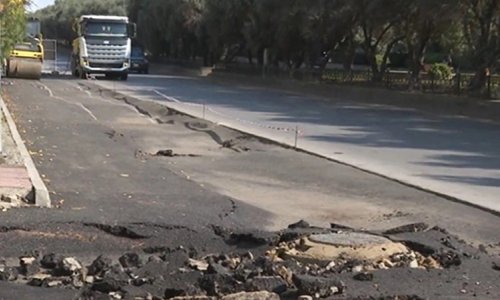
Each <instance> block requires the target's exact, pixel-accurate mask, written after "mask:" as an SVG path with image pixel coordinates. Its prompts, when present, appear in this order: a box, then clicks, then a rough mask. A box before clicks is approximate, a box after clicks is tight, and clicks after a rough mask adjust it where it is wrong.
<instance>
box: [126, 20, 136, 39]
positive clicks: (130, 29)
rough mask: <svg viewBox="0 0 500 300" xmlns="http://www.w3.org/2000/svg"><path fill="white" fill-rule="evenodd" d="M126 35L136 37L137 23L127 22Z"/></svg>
mask: <svg viewBox="0 0 500 300" xmlns="http://www.w3.org/2000/svg"><path fill="white" fill-rule="evenodd" d="M127 32H128V37H129V38H131V39H135V38H136V37H137V25H136V24H135V23H129V24H127Z"/></svg>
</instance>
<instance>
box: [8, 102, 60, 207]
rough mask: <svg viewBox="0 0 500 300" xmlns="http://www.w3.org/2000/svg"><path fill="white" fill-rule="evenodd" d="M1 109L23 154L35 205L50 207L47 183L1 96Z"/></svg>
mask: <svg viewBox="0 0 500 300" xmlns="http://www.w3.org/2000/svg"><path fill="white" fill-rule="evenodd" d="M0 109H1V110H2V112H3V114H4V116H5V120H6V121H7V126H9V130H10V133H11V135H12V139H13V140H14V143H15V144H16V146H17V148H18V150H19V153H20V154H21V157H22V159H23V161H24V166H25V167H26V169H27V170H28V175H29V177H30V180H31V184H32V185H33V190H34V196H35V204H36V205H37V206H39V207H50V206H51V201H50V195H49V190H48V189H47V186H45V183H44V182H43V180H42V177H41V176H40V173H38V170H37V168H36V166H35V163H34V162H33V159H32V158H31V155H30V154H29V152H28V149H27V148H26V145H24V142H23V139H22V138H21V135H20V134H19V131H18V130H17V127H16V123H15V122H14V119H13V118H12V115H11V114H10V112H9V109H8V108H7V105H6V104H5V102H4V100H3V98H2V97H1V96H0Z"/></svg>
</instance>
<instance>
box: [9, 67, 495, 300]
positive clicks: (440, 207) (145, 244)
mask: <svg viewBox="0 0 500 300" xmlns="http://www.w3.org/2000/svg"><path fill="white" fill-rule="evenodd" d="M163 80H164V79H163ZM177 80H179V79H177ZM184 80H193V79H184ZM8 82H10V83H11V84H9V85H6V87H5V90H6V93H5V94H4V98H5V100H6V102H7V103H8V106H9V108H10V110H11V112H12V113H13V115H14V116H15V120H16V123H17V125H18V127H19V129H20V132H21V134H22V136H23V138H24V140H25V143H26V144H27V147H28V148H29V150H30V151H31V153H32V156H33V159H34V161H35V163H36V165H37V167H38V169H39V171H40V172H41V174H42V177H43V178H44V180H45V181H46V183H47V185H48V188H49V190H50V192H51V195H52V200H53V202H54V206H55V208H53V209H34V208H33V209H16V210H9V211H7V212H2V215H1V218H0V240H1V241H2V243H0V256H3V257H6V258H7V259H10V260H11V261H12V260H13V261H16V258H17V257H18V256H20V255H22V254H25V253H32V252H33V251H41V252H42V253H50V252H55V253H60V254H64V255H75V256H77V257H78V258H79V259H80V260H82V261H83V262H84V263H89V262H90V261H91V260H92V259H94V258H95V257H96V256H97V255H100V254H103V253H106V254H107V255H110V256H114V257H116V256H118V255H120V254H122V253H123V252H124V251H138V252H141V253H143V252H145V253H150V252H151V251H152V252H154V251H161V250H155V249H175V248H176V247H178V246H180V245H182V246H183V247H185V248H186V249H195V250H196V252H197V253H198V254H199V255H200V256H202V255H204V254H208V253H220V252H223V251H236V250H237V249H239V245H234V246H233V245H228V244H227V243H226V242H225V241H224V240H223V238H222V237H221V236H220V233H217V232H216V231H217V230H214V228H215V227H214V226H219V227H221V228H225V229H231V230H241V231H244V232H253V231H254V230H255V229H257V230H264V231H267V230H269V229H270V228H273V229H276V228H282V227H284V226H286V224H287V222H291V221H297V220H298V219H301V218H305V219H307V220H308V221H312V222H313V223H315V222H323V223H322V224H323V225H325V224H326V225H328V224H329V223H330V222H333V223H342V224H348V225H351V226H355V227H356V228H369V229H377V230H382V229H386V228H390V227H392V226H397V225H401V224H407V223H410V222H426V223H428V224H429V225H431V226H433V225H439V226H441V227H444V228H448V230H450V232H452V233H454V234H457V235H458V236H459V237H460V238H462V239H464V240H465V241H466V242H467V243H474V244H476V245H477V244H483V245H484V247H486V249H487V251H490V253H494V252H495V251H498V242H499V241H498V235H497V231H498V228H499V226H500V218H498V217H497V216H495V215H493V214H490V213H487V212H484V211H483V210H480V209H476V208H471V207H469V206H467V205H463V204H458V203H454V202H451V201H448V200H446V199H443V198H440V197H437V196H435V195H432V194H429V193H425V192H422V191H419V190H415V189H412V188H409V187H407V186H404V185H401V184H398V183H395V182H393V181H391V180H387V179H383V178H380V177H379V176H375V175H370V174H367V173H365V172H362V171H359V170H356V169H353V168H350V167H346V166H344V165H340V164H337V163H333V162H331V161H327V160H325V159H321V158H318V157H314V156H311V155H308V154H304V153H299V152H296V151H293V150H290V149H284V148H282V147H279V146H276V145H274V144H269V143H263V142H261V141H258V140H255V139H251V138H248V137H247V136H245V135H242V134H241V133H239V132H235V131H232V130H228V129H226V128H222V127H220V126H215V125H214V124H210V123H209V122H203V121H202V120H197V119H192V118H189V117H186V116H181V115H177V114H175V113H172V112H171V111H169V110H166V109H165V108H164V107H163V106H162V105H158V104H157V103H155V102H151V101H137V100H133V99H128V100H127V101H128V103H129V104H127V103H125V102H123V101H119V100H117V99H114V98H112V97H111V96H110V95H109V93H108V92H106V91H103V92H100V91H99V90H97V89H95V88H91V89H87V86H94V85H95V84H96V83H97V84H110V85H118V84H120V82H100V81H99V82H95V81H80V80H75V79H72V78H71V77H59V78H55V77H53V78H50V77H48V78H44V79H42V81H40V82H37V81H29V80H9V81H8ZM131 82H132V83H133V82H134V79H133V80H132V81H131ZM197 84H202V85H207V90H211V89H214V88H220V87H218V86H216V87H212V88H210V86H209V85H208V84H206V83H197ZM150 93H151V92H145V95H144V96H147V97H148V98H149V95H150ZM153 93H154V92H153ZM160 93H161V92H160ZM155 95H159V94H157V93H155ZM226 141H231V143H229V144H230V145H229V146H224V145H226V143H225V142H226ZM164 149H172V150H173V151H174V153H175V154H177V155H178V156H174V157H166V158H164V157H156V156H154V155H152V154H154V153H156V151H158V150H164ZM443 212H445V213H443ZM280 226H281V227H280ZM242 249H244V248H242ZM242 249H240V250H239V251H242ZM426 276H427V275H426ZM453 276H455V275H453ZM457 276H458V275H457ZM388 280H389V281H390V283H391V284H390V286H393V282H394V280H393V278H388ZM488 280H489V279H488ZM403 281H404V279H403ZM431 281H432V280H431ZM411 282H412V281H408V282H407V283H408V284H410V283H411ZM436 282H437V281H436ZM457 282H459V281H457ZM6 287H7V288H5V289H0V299H2V297H4V298H5V299H9V298H10V297H11V295H12V291H18V292H16V293H19V294H23V295H29V296H27V297H25V299H35V298H36V296H37V295H36V293H37V292H38V291H36V290H33V289H31V288H29V287H26V286H18V285H9V284H6ZM8 287H10V288H11V289H9V288H8ZM12 289H13V290H12ZM395 289H398V286H395ZM40 291H41V292H40V294H41V295H42V298H43V297H45V296H46V298H50V299H67V298H68V295H66V294H62V293H61V294H58V295H57V297H56V296H55V295H53V294H52V292H51V291H47V292H46V293H45V292H43V290H40ZM450 293H451V294H455V293H457V292H456V291H453V292H450ZM68 294H71V292H68ZM373 294H374V295H379V294H380V292H379V291H373ZM58 297H59V298H58Z"/></svg>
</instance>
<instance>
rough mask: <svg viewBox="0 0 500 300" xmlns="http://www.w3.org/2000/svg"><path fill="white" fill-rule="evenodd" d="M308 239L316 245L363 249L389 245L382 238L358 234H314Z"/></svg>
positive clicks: (386, 240) (389, 241) (388, 241)
mask: <svg viewBox="0 0 500 300" xmlns="http://www.w3.org/2000/svg"><path fill="white" fill-rule="evenodd" d="M309 239H310V240H311V241H313V242H316V243H321V244H328V245H333V246H344V247H363V246H368V245H382V244H387V243H391V240H389V239H386V238H384V237H381V236H376V235H373V234H367V233H359V232H340V233H326V234H315V235H311V236H310V237H309Z"/></svg>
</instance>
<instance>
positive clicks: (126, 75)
mask: <svg viewBox="0 0 500 300" xmlns="http://www.w3.org/2000/svg"><path fill="white" fill-rule="evenodd" d="M127 79H128V73H123V74H122V75H121V76H120V80H122V81H127Z"/></svg>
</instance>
